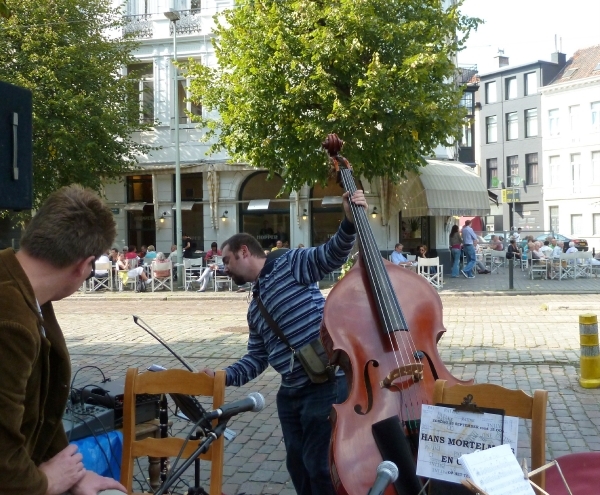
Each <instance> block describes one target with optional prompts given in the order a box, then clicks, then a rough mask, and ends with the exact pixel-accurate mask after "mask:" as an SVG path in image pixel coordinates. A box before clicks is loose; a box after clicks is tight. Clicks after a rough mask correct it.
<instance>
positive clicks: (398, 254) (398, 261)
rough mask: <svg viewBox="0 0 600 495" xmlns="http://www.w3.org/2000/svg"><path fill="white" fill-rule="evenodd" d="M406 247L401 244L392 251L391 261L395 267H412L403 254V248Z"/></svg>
mask: <svg viewBox="0 0 600 495" xmlns="http://www.w3.org/2000/svg"><path fill="white" fill-rule="evenodd" d="M403 247H404V246H403V245H402V244H400V243H398V244H396V245H395V246H394V250H393V251H392V256H391V261H392V263H394V265H410V264H412V263H410V262H409V261H408V260H407V259H406V257H405V256H404V255H403V254H402V248H403Z"/></svg>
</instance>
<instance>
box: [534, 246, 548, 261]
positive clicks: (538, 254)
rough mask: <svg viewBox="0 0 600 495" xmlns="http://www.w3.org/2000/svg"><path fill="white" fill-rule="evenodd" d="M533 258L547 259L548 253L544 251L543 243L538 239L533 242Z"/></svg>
mask: <svg viewBox="0 0 600 495" xmlns="http://www.w3.org/2000/svg"><path fill="white" fill-rule="evenodd" d="M531 253H532V258H533V259H534V260H545V259H547V258H546V255H545V254H544V253H542V243H541V242H540V241H536V242H534V243H533V249H532V251H531Z"/></svg>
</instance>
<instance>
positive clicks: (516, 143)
mask: <svg viewBox="0 0 600 495" xmlns="http://www.w3.org/2000/svg"><path fill="white" fill-rule="evenodd" d="M498 58H499V62H500V64H499V65H500V67H499V69H498V70H497V71H494V72H491V73H488V74H482V75H480V88H479V91H478V92H477V107H478V108H480V111H479V115H478V126H479V133H478V135H479V136H480V143H481V144H480V147H479V150H480V155H479V160H480V166H481V178H482V180H483V183H484V185H485V186H486V187H487V188H488V189H489V190H490V191H491V192H492V193H494V194H496V195H497V196H498V197H499V199H500V204H499V205H498V206H492V211H491V214H490V217H489V219H488V225H487V228H488V230H496V231H502V230H509V229H511V227H513V226H514V227H515V228H518V227H521V228H522V229H523V230H531V231H541V230H543V229H544V210H543V207H542V185H543V166H542V163H541V159H542V128H541V125H540V112H541V94H540V88H543V87H544V86H546V85H547V84H549V83H550V82H551V81H552V80H553V79H554V77H555V76H556V75H557V74H558V72H559V71H560V69H561V68H562V67H563V66H564V63H565V55H564V54H562V53H554V54H552V61H550V62H546V61H542V60H539V61H537V62H533V63H530V64H525V65H519V66H515V67H511V66H508V58H507V57H498ZM503 190H504V194H503ZM492 217H493V222H492Z"/></svg>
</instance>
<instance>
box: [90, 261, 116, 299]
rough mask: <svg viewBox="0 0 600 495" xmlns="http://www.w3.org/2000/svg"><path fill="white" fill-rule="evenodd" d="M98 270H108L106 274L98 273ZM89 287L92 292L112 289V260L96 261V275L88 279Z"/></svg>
mask: <svg viewBox="0 0 600 495" xmlns="http://www.w3.org/2000/svg"><path fill="white" fill-rule="evenodd" d="M98 272H106V274H105V275H98ZM88 287H89V290H90V292H94V291H97V290H100V289H108V290H112V287H113V284H112V264H111V263H110V262H108V263H96V269H95V270H94V276H93V277H92V278H90V279H89V280H88Z"/></svg>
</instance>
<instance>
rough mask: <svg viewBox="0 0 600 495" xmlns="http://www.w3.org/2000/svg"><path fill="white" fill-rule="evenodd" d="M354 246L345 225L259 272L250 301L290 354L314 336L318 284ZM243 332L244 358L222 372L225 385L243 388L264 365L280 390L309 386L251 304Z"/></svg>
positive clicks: (319, 311)
mask: <svg viewBox="0 0 600 495" xmlns="http://www.w3.org/2000/svg"><path fill="white" fill-rule="evenodd" d="M354 240H355V229H354V225H353V224H352V223H350V222H349V221H348V220H346V219H344V220H343V221H342V223H341V224H340V228H339V229H338V231H337V233H336V234H335V235H334V236H333V237H331V239H329V241H327V242H326V243H325V244H323V245H321V246H319V247H313V248H301V249H291V250H289V251H288V252H287V253H285V254H284V255H283V256H280V257H278V258H276V259H275V260H273V261H271V262H267V263H266V264H265V266H264V268H263V269H262V271H261V272H260V275H259V277H258V282H257V283H256V284H254V294H253V295H256V293H259V294H260V297H261V300H262V302H263V304H264V306H265V308H266V309H267V311H268V312H269V314H270V315H271V317H272V318H273V319H274V320H275V321H276V322H277V324H278V325H279V328H281V331H282V332H283V333H284V335H285V336H286V337H287V339H288V341H289V342H290V344H291V346H292V347H293V348H294V349H299V348H301V347H302V346H304V345H305V344H307V343H308V342H310V341H311V340H313V339H315V338H317V337H318V336H319V329H320V326H321V320H322V319H323V307H324V306H325V298H324V297H323V295H322V294H321V291H320V290H319V287H318V285H317V282H318V281H319V280H321V279H322V278H323V277H324V276H325V275H327V274H328V273H331V272H332V271H333V270H336V269H338V268H340V267H341V266H342V265H343V264H344V262H345V261H346V259H347V258H348V255H349V254H350V251H351V249H352V245H353V244H354ZM248 326H249V328H250V335H249V337H248V352H247V354H246V355H245V356H244V357H242V358H241V359H240V360H239V361H237V362H236V363H234V364H232V365H231V366H228V367H227V368H225V371H226V372H227V381H226V384H227V385H235V386H240V385H244V384H246V383H248V382H249V381H250V380H252V379H254V378H256V377H257V376H258V375H260V374H261V373H262V372H263V371H264V370H265V369H266V368H267V366H268V365H269V364H270V365H271V366H273V368H275V370H276V371H277V372H279V373H280V374H281V378H282V385H283V386H287V387H303V386H305V385H308V384H309V383H310V379H309V378H308V376H307V375H306V373H305V372H304V369H303V368H302V365H301V364H300V361H298V359H295V360H294V364H293V367H292V369H291V370H290V360H291V356H292V353H291V351H290V350H289V349H288V347H287V346H286V345H285V344H284V343H283V342H281V340H280V339H279V338H278V337H277V335H275V334H274V333H273V331H272V330H271V328H270V327H269V325H268V323H267V322H266V321H265V320H264V318H263V317H262V315H261V314H260V310H259V309H258V305H257V303H256V301H255V300H254V299H253V300H252V302H251V303H250V307H249V308H248Z"/></svg>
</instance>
